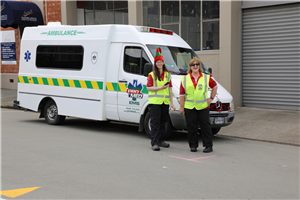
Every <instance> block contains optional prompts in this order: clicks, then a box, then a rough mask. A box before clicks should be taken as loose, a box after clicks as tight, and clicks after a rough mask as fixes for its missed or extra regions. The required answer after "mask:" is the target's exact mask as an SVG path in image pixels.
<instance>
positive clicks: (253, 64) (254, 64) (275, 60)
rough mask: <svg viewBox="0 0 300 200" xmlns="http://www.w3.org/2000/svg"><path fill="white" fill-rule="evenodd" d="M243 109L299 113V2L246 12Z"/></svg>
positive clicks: (243, 44)
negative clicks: (281, 110)
mask: <svg viewBox="0 0 300 200" xmlns="http://www.w3.org/2000/svg"><path fill="white" fill-rule="evenodd" d="M242 23H243V29H242V102H243V106H249V107H259V108H274V109H287V110H300V82H299V80H300V3H294V4H288V5H284V6H272V7H264V8H256V9H247V10H243V21H242Z"/></svg>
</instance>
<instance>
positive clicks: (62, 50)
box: [36, 45, 83, 70]
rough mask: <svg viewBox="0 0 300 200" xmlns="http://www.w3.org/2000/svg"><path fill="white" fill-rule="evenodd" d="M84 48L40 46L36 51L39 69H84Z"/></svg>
mask: <svg viewBox="0 0 300 200" xmlns="http://www.w3.org/2000/svg"><path fill="white" fill-rule="evenodd" d="M82 65H83V47H82V46H75V45H74V46H73V45H72V46H71V45H69V46H58V45H51V46H50V45H39V46H38V47H37V51H36V66H37V67H38V68H54V69H75V70H80V69H82Z"/></svg>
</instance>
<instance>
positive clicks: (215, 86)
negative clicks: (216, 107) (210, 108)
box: [207, 76, 218, 105]
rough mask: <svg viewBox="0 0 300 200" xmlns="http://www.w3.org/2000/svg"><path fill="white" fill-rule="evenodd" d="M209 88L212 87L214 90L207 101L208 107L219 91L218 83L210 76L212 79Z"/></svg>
mask: <svg viewBox="0 0 300 200" xmlns="http://www.w3.org/2000/svg"><path fill="white" fill-rule="evenodd" d="M209 87H211V88H212V90H211V93H210V97H208V99H207V103H208V105H210V104H211V102H212V101H213V100H214V98H215V97H216V95H217V90H218V85H217V82H216V81H215V80H214V79H212V78H211V76H210V79H209Z"/></svg>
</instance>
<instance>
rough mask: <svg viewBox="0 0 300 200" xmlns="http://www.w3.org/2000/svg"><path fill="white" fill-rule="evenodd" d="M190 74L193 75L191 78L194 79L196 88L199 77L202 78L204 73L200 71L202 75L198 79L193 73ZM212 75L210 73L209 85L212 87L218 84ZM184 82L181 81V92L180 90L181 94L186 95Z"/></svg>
mask: <svg viewBox="0 0 300 200" xmlns="http://www.w3.org/2000/svg"><path fill="white" fill-rule="evenodd" d="M190 76H191V79H192V81H193V84H194V87H195V88H196V87H197V83H198V81H199V78H201V77H202V76H203V74H202V73H201V72H200V76H199V77H198V79H197V80H196V79H195V77H194V76H193V75H192V73H190ZM211 77H212V76H211V75H210V78H209V87H210V88H214V87H216V86H218V84H217V82H216V81H215V80H214V79H212V78H211ZM182 84H183V83H182V82H181V84H180V92H179V95H180V96H184V95H185V89H184V87H183V85H182ZM207 108H209V106H207V107H206V108H205V109H207Z"/></svg>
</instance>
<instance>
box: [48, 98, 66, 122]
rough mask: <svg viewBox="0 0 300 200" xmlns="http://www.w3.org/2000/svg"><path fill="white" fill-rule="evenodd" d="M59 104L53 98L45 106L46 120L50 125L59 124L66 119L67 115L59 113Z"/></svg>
mask: <svg viewBox="0 0 300 200" xmlns="http://www.w3.org/2000/svg"><path fill="white" fill-rule="evenodd" d="M57 110H58V109H57V106H56V103H55V102H54V101H53V100H49V101H47V103H46V105H45V107H44V116H45V120H46V122H47V123H48V124H50V125H59V124H62V123H63V122H64V121H65V118H66V116H62V115H58V114H57Z"/></svg>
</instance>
